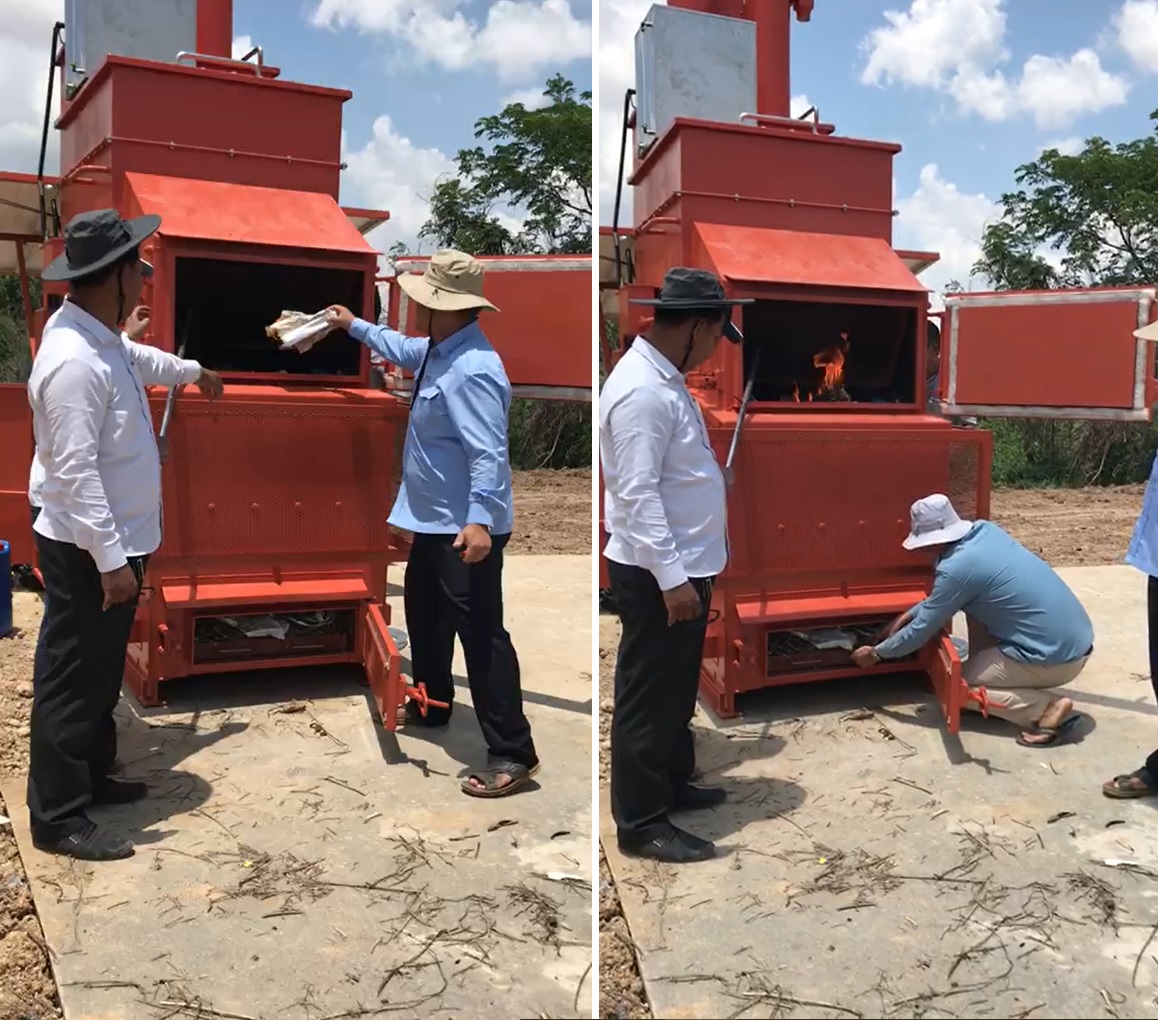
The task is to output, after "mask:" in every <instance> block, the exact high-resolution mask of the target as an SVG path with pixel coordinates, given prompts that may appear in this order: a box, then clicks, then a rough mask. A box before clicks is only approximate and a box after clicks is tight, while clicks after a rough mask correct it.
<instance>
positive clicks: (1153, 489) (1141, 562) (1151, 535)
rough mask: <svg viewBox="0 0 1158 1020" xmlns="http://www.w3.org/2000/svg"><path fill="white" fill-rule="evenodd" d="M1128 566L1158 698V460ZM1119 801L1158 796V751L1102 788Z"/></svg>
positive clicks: (1147, 330)
mask: <svg viewBox="0 0 1158 1020" xmlns="http://www.w3.org/2000/svg"><path fill="white" fill-rule="evenodd" d="M1134 336H1136V337H1137V338H1138V339H1139V340H1151V341H1153V340H1158V323H1151V324H1150V325H1148V326H1143V327H1142V328H1141V329H1136V330H1135V331H1134ZM1126 562H1127V563H1129V564H1130V566H1132V567H1135V568H1137V569H1138V570H1140V571H1142V573H1143V574H1145V575H1146V578H1147V581H1146V617H1147V621H1146V622H1147V630H1148V631H1149V645H1150V684H1151V686H1153V688H1154V696H1155V697H1156V698H1158V457H1155V459H1154V463H1153V465H1152V466H1151V468H1150V480H1149V481H1148V482H1147V483H1146V494H1145V495H1144V496H1143V497H1142V513H1141V514H1139V516H1138V521H1137V523H1136V524H1135V525H1134V534H1133V535H1132V536H1131V538H1130V548H1129V550H1128V551H1127V553H1126ZM1102 792H1103V793H1104V794H1105V795H1106V796H1107V797H1113V798H1114V799H1115V800H1128V799H1132V798H1135V797H1154V796H1158V749H1155V750H1154V751H1151V752H1150V755H1149V757H1147V759H1146V764H1144V765H1143V766H1142V767H1141V768H1140V769H1136V770H1135V771H1134V772H1131V773H1129V774H1127V775H1122V776H1115V777H1114V778H1113V779H1111V780H1110V781H1109V782H1108V783H1105V784H1104V785H1103V786H1102Z"/></svg>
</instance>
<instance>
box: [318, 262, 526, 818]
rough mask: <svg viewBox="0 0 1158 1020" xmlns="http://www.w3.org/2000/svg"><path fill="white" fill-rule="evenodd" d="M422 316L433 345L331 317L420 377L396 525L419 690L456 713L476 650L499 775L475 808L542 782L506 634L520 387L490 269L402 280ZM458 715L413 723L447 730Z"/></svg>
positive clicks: (452, 268)
mask: <svg viewBox="0 0 1158 1020" xmlns="http://www.w3.org/2000/svg"><path fill="white" fill-rule="evenodd" d="M398 286H399V287H400V288H401V290H402V292H403V293H404V294H405V295H406V296H407V298H409V300H411V301H413V302H415V303H416V304H417V305H418V306H419V316H418V321H419V323H420V324H421V326H422V329H423V331H424V332H425V333H426V336H424V337H421V338H419V337H409V336H403V334H401V333H398V332H396V331H395V330H392V329H388V328H387V327H385V326H378V325H374V324H373V323H369V322H366V321H365V320H364V319H359V318H356V317H355V316H354V314H353V313H352V312H350V311H349V310H348V309H346V308H342V307H341V306H339V305H335V306H333V307H332V308H330V310H329V312H330V315H329V318H330V323H331V325H332V326H334V327H335V328H337V329H344V330H345V331H346V332H347V333H349V334H350V336H351V337H353V338H354V339H355V340H357V341H359V342H360V343H363V344H365V345H366V346H367V347H369V348H370V350H371V351H373V352H375V353H377V354H379V355H380V356H381V357H383V358H385V359H386V360H387V361H389V362H391V363H393V364H395V365H398V366H399V367H400V368H404V369H407V370H409V371H410V372H412V373H413V374H414V395H413V397H412V399H411V404H410V421H409V424H408V427H407V431H406V445H405V447H404V449H403V454H402V486H401V488H400V489H399V491H398V498H397V500H396V501H395V503H394V509H393V510H392V511H391V513H390V523H391V524H392V525H393V526H394V527H396V528H400V529H402V530H404V531H409V532H413V534H414V541H413V543H412V545H411V550H410V559H409V561H408V562H407V564H406V577H405V581H404V599H405V606H406V625H407V628H408V630H409V636H410V648H411V656H410V658H411V663H412V668H413V670H414V679H415V680H416V681H418V682H421V683H425V684H426V689H427V692H428V693H429V695H430V697H431V698H432V699H433V700H435V701H445V702H448V703H453V699H454V681H453V679H452V676H451V664H452V660H453V658H454V636H455V633H457V634H458V636H459V640H461V641H462V647H463V653H464V655H465V658H466V671H467V679H468V681H469V683H470V693H471V698H472V700H473V701H474V709H475V715H476V716H477V717H478V721H479V725H480V726H481V727H482V732H483V737H484V738H485V739H486V743H487V750H488V757H489V761H488V765H487V767H486V768H484V769H479V770H477V771H475V772H473V773H472V774H471V775H470V776H468V777H467V779H466V780H465V781H464V782H463V784H462V788H463V792H465V793H468V794H470V795H471V796H472V797H503V796H506V795H508V794H511V793H514V792H515V791H516V790H518V789H520V788H522V787H523V786H525V785H526V784H527V783H528V782H529V781H530V779H531V777H532V776H534V775H535V773H536V772H538V771H539V759H538V756H537V755H536V753H535V745H534V742H533V741H532V739H531V726H530V723H528V722H527V717H526V715H524V713H523V693H522V686H521V683H520V677H519V660H518V656H517V655H516V654H515V648H514V645H513V644H512V643H511V636H510V634H508V633H507V631H506V629H505V627H504V626H503V586H502V578H503V549H504V548H505V546H506V544H507V542H508V541H509V539H510V537H511V529H512V527H513V525H514V509H513V505H512V499H511V467H510V463H509V461H508V454H507V418H508V415H509V413H510V406H511V385H510V382H509V381H508V380H507V375H506V372H505V371H504V369H503V363H502V361H501V360H500V358H499V356H498V354H497V353H496V352H495V350H494V348H493V347H491V345H490V344H489V343H488V342H487V338H486V336H485V335H484V334H483V331H482V327H481V326H480V325H479V323H478V314H479V312H480V311H482V310H483V309H490V310H492V311H497V310H498V309H496V308H495V306H494V305H492V304H491V303H490V302H489V301H488V300H487V299H486V298H485V297H483V267H482V264H481V263H480V262H479V261H478V260H477V259H475V258H472V257H471V256H469V255H464V254H463V253H462V252H457V251H441V252H439V253H438V254H436V255H435V256H434V257H433V258H432V259H431V260H430V263H429V265H428V267H427V270H426V272H425V273H424V274H423V275H422V276H417V275H414V274H404V275H402V276H400V277H399V278H398ZM450 714H451V710H450V709H440V708H436V707H433V706H432V707H431V708H430V709H429V710H428V713H427V715H426V716H425V717H424V716H423V715H422V714H421V713H420V712H419V711H418V710H417V707H416V706H415V705H413V704H412V703H408V704H407V706H406V715H407V722H408V723H410V724H412V725H426V726H445V725H446V724H447V723H449V722H450Z"/></svg>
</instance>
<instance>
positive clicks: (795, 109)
mask: <svg viewBox="0 0 1158 1020" xmlns="http://www.w3.org/2000/svg"><path fill="white" fill-rule="evenodd" d="M811 108H812V103H811V102H809V100H808V96H793V97H792V98H791V100H789V103H788V114H789V116H791V117H799V116H801V115H803V113H804V111H805V110H808V109H811Z"/></svg>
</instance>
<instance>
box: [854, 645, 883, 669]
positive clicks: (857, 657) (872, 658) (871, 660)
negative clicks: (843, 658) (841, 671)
mask: <svg viewBox="0 0 1158 1020" xmlns="http://www.w3.org/2000/svg"><path fill="white" fill-rule="evenodd" d="M852 661H853V662H855V663H856V664H857V665H858V666H860V668H861V669H872V667H873V666H875V665H876V664H877V663H879V662H880V661H881V657H880V656H879V655H877V652H876V649H875V648H873V647H872V645H861V646H860V648H858V649H857V650H856V651H855V652H853V653H852Z"/></svg>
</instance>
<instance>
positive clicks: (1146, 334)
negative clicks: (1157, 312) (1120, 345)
mask: <svg viewBox="0 0 1158 1020" xmlns="http://www.w3.org/2000/svg"><path fill="white" fill-rule="evenodd" d="M1134 336H1136V337H1137V338H1138V339H1139V340H1158V322H1152V323H1150V325H1149V326H1143V327H1142V328H1141V329H1136V330H1134Z"/></svg>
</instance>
